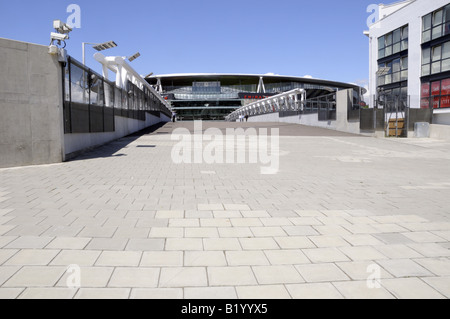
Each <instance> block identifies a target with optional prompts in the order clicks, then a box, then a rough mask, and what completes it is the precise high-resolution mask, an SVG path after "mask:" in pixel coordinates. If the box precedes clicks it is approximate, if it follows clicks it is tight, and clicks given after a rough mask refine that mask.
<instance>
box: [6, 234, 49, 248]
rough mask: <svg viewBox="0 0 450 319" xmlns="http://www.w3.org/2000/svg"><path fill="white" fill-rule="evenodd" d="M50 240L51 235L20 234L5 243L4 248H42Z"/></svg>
mask: <svg viewBox="0 0 450 319" xmlns="http://www.w3.org/2000/svg"><path fill="white" fill-rule="evenodd" d="M52 240H53V238H52V237H35V236H21V237H19V238H17V239H16V240H14V241H12V242H11V243H9V244H8V245H6V247H5V248H17V249H42V248H44V247H45V246H47V244H48V243H49V242H51V241H52Z"/></svg>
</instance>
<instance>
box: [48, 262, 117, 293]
mask: <svg viewBox="0 0 450 319" xmlns="http://www.w3.org/2000/svg"><path fill="white" fill-rule="evenodd" d="M113 271H114V268H113V267H80V274H79V275H80V277H79V278H80V288H104V287H106V286H107V285H108V281H109V279H110V278H111V275H112V273H113ZM72 274H73V273H72V272H70V271H66V272H65V273H64V275H63V276H62V277H61V279H60V280H59V281H58V283H57V285H56V286H58V287H66V288H67V287H68V286H71V285H73V282H71V281H70V280H71V277H70V276H71V275H72Z"/></svg>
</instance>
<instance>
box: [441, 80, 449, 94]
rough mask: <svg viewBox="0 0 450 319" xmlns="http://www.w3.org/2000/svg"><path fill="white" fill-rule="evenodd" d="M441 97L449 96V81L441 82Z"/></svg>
mask: <svg viewBox="0 0 450 319" xmlns="http://www.w3.org/2000/svg"><path fill="white" fill-rule="evenodd" d="M441 95H450V79H446V80H442V85H441Z"/></svg>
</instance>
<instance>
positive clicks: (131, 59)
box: [128, 52, 141, 62]
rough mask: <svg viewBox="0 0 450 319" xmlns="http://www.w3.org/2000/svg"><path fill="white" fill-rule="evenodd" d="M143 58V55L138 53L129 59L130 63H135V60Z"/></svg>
mask: <svg viewBox="0 0 450 319" xmlns="http://www.w3.org/2000/svg"><path fill="white" fill-rule="evenodd" d="M140 56H141V54H140V53H139V52H136V53H135V54H133V55H132V56H130V57H129V58H128V61H130V62H133V61H134V60H136V59H137V58H139V57H140Z"/></svg>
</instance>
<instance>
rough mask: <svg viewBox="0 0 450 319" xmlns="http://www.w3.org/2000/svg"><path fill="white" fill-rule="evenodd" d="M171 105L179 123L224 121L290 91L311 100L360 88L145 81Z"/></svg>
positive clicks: (245, 78) (254, 78) (262, 78)
mask: <svg viewBox="0 0 450 319" xmlns="http://www.w3.org/2000/svg"><path fill="white" fill-rule="evenodd" d="M146 80H147V81H148V82H149V84H150V85H153V86H154V87H155V89H156V90H157V91H158V92H160V94H162V96H163V97H164V98H165V99H166V100H167V101H168V102H170V103H171V106H172V108H173V109H174V111H175V112H176V114H177V118H178V119H179V120H184V121H186V120H188V121H189V120H199V119H201V120H224V119H225V117H226V116H227V115H228V114H230V113H232V112H233V111H235V110H236V109H238V108H240V107H241V106H244V105H246V104H249V103H252V102H255V101H257V100H261V99H264V98H267V97H270V96H274V95H277V94H280V93H283V92H287V91H290V90H293V89H297V88H300V89H305V90H306V92H307V93H306V98H307V99H312V98H316V97H319V96H323V95H329V94H330V93H333V92H336V91H339V90H344V89H349V88H353V89H355V92H359V87H358V86H356V85H353V84H347V83H341V82H333V81H326V80H318V79H311V78H303V77H286V76H278V75H232V74H177V75H155V76H152V77H149V78H147V79H146Z"/></svg>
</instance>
